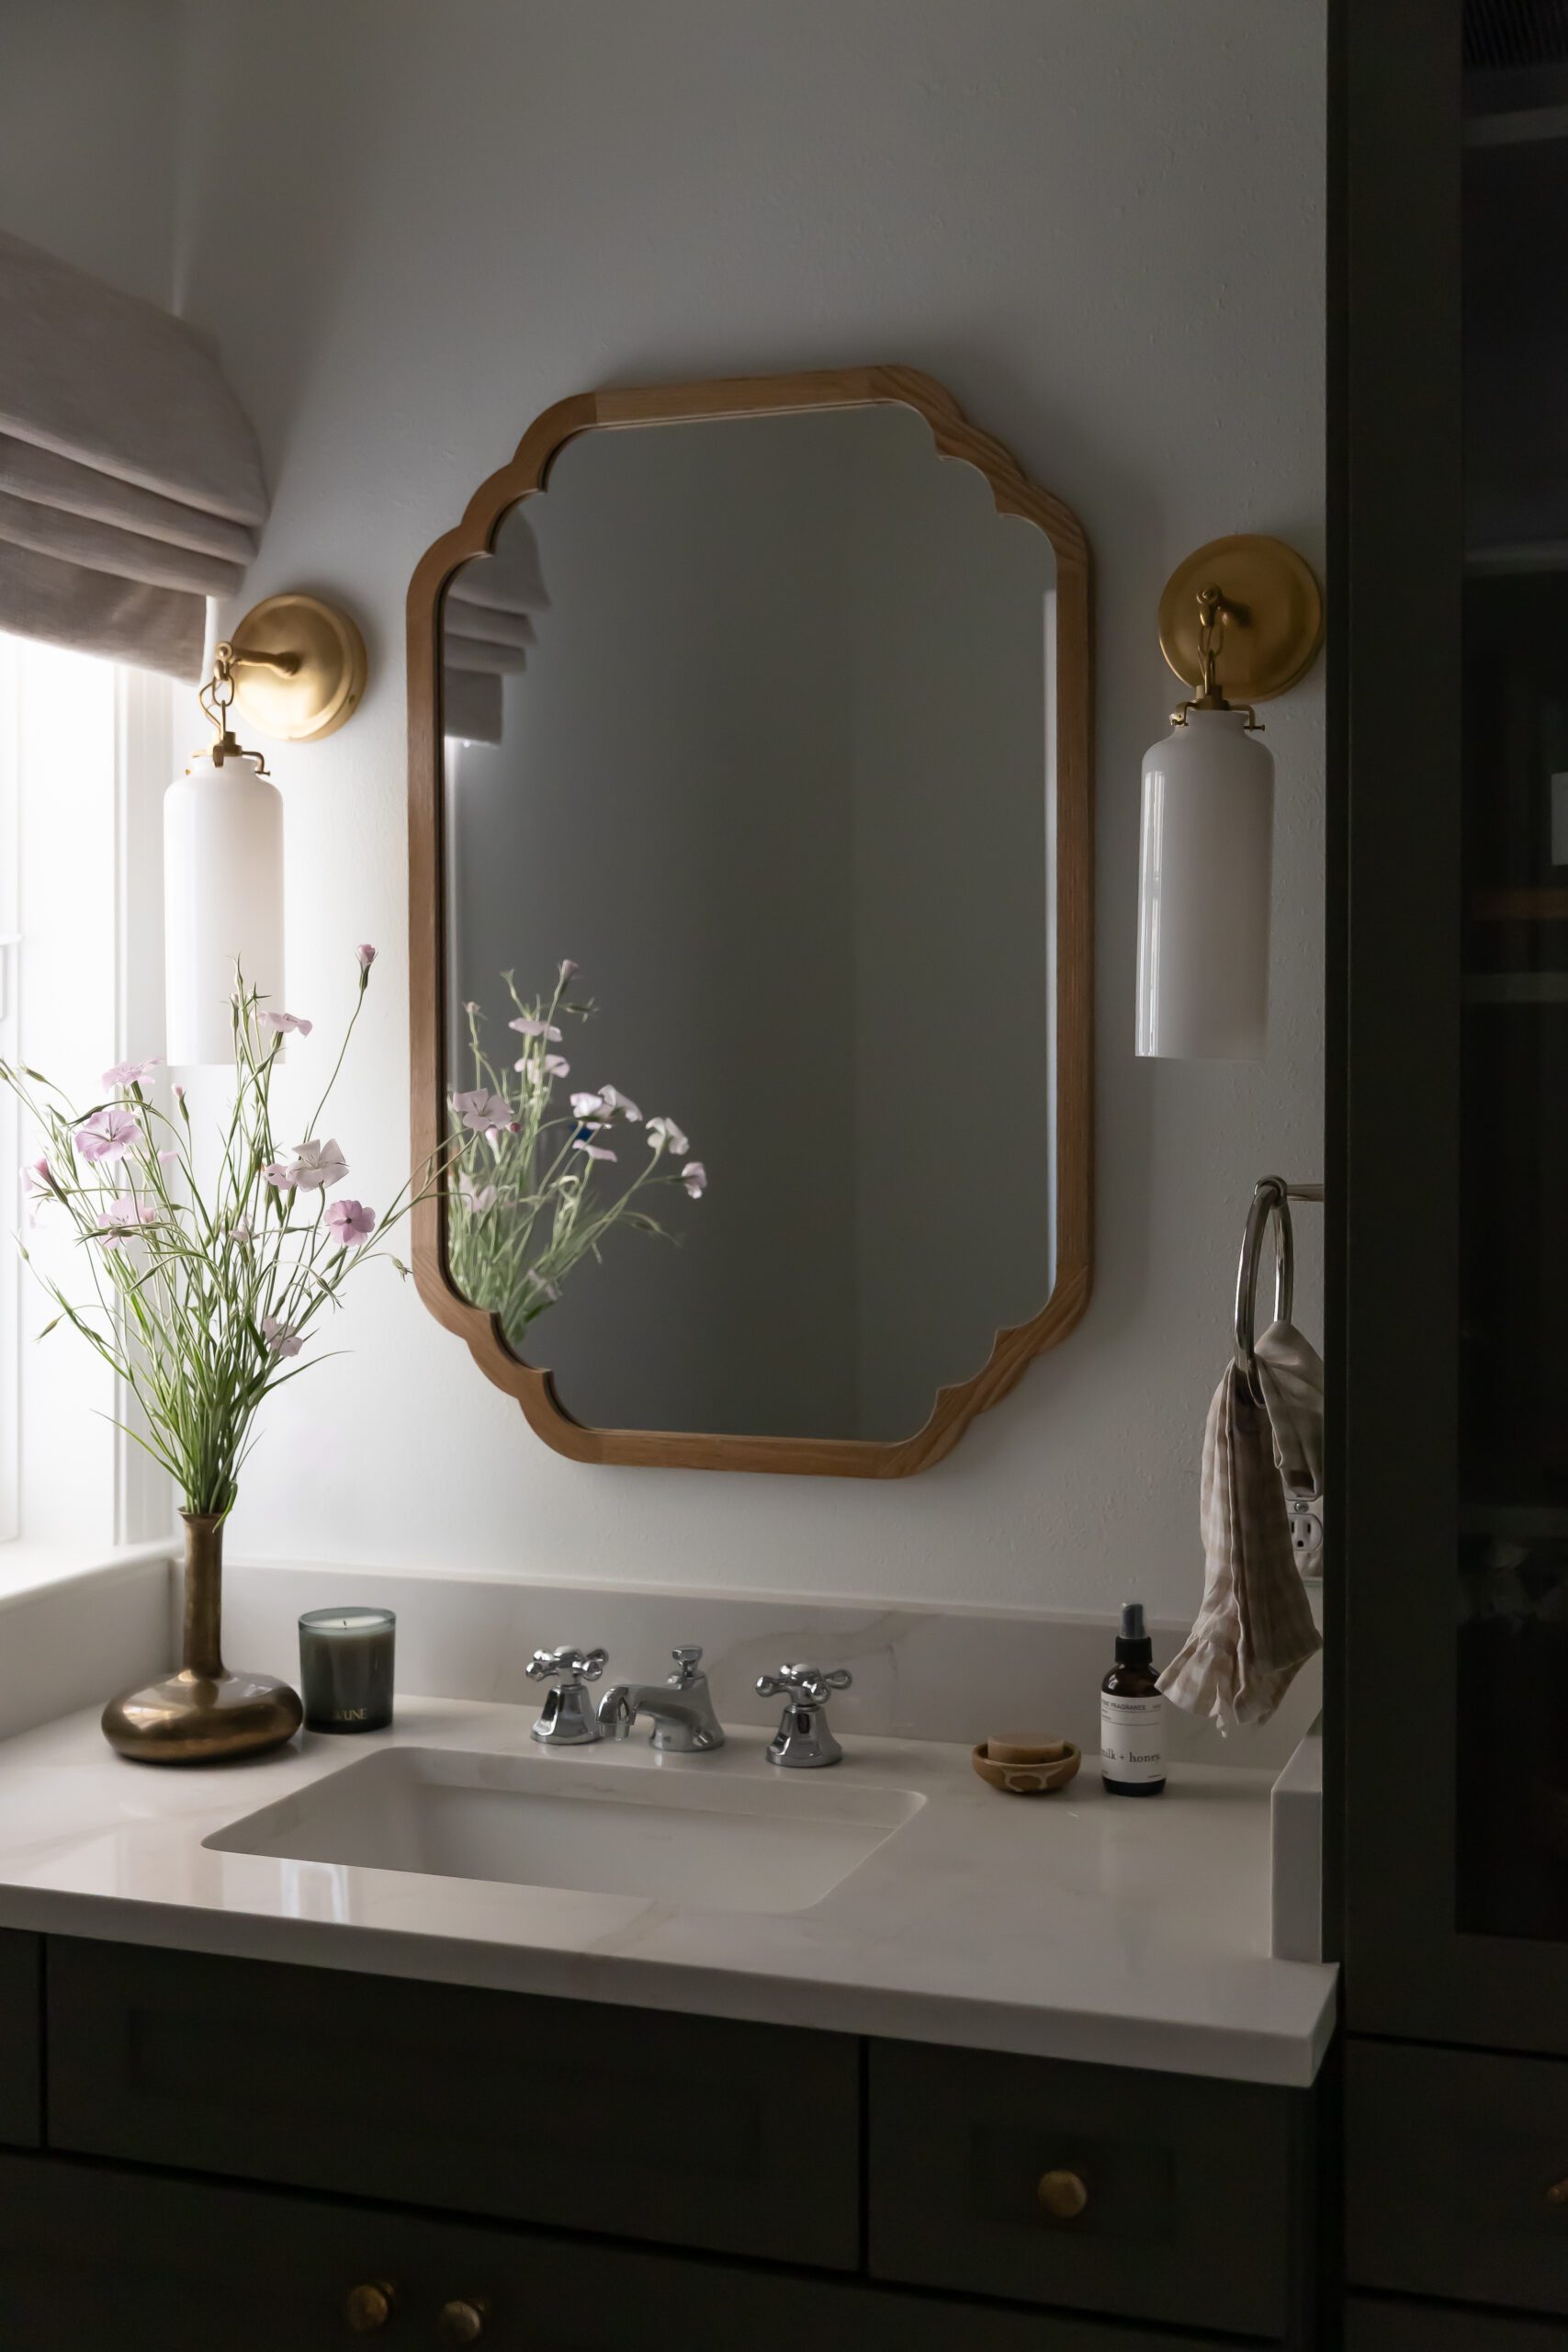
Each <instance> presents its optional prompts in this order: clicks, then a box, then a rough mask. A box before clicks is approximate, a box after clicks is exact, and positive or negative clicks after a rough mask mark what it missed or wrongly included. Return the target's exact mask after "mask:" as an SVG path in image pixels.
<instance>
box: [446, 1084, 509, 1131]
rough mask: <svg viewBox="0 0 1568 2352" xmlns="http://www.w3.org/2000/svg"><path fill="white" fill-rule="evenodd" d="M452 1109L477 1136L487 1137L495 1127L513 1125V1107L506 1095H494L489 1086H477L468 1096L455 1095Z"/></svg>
mask: <svg viewBox="0 0 1568 2352" xmlns="http://www.w3.org/2000/svg"><path fill="white" fill-rule="evenodd" d="M452 1108H453V1110H454V1111H456V1113H457V1116H458V1117H459V1118H460V1119H461V1121H462V1122H463V1125H465V1126H466V1127H468V1128H470V1129H471V1130H472V1132H473V1133H474V1134H475V1135H477V1136H487V1135H489V1134H490V1132H491V1129H492V1128H493V1127H509V1126H510V1125H512V1105H511V1103H509V1102H508V1101H507V1099H506V1097H505V1095H504V1094H492V1093H491V1091H490V1089H489V1087H488V1086H476V1087H473V1088H471V1089H470V1090H469V1091H468V1093H467V1094H454V1095H453V1097H452Z"/></svg>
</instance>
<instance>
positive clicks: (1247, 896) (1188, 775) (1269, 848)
mask: <svg viewBox="0 0 1568 2352" xmlns="http://www.w3.org/2000/svg"><path fill="white" fill-rule="evenodd" d="M1159 641H1160V650H1161V651H1162V652H1163V654H1164V655H1165V658H1166V660H1167V662H1168V663H1169V665H1170V667H1171V669H1172V670H1174V671H1175V673H1176V674H1177V676H1178V677H1179V678H1180V679H1181V680H1182V681H1183V683H1184V684H1187V685H1189V686H1190V687H1192V688H1194V689H1195V690H1196V691H1195V693H1194V694H1193V695H1191V696H1190V698H1189V699H1188V700H1186V701H1184V702H1183V703H1181V704H1180V705H1179V707H1178V708H1177V709H1176V710H1174V711H1173V712H1172V713H1171V731H1170V733H1169V735H1168V736H1167V737H1166V739H1165V740H1164V741H1163V742H1160V743H1156V744H1155V745H1154V747H1153V748H1152V749H1151V750H1150V751H1149V752H1148V753H1147V754H1146V756H1145V761H1144V787H1143V790H1144V799H1143V832H1142V842H1141V851H1140V857H1139V869H1138V1006H1137V1012H1138V1030H1137V1050H1138V1052H1139V1053H1140V1054H1142V1055H1148V1056H1155V1057H1163V1058H1168V1059H1176V1060H1197V1059H1219V1060H1239V1061H1255V1060H1258V1059H1260V1058H1261V1057H1262V1054H1263V1050H1264V1045H1265V1040H1266V1036H1267V1031H1268V1014H1269V895H1270V889H1271V884H1272V870H1273V825H1274V762H1273V758H1272V756H1271V754H1270V753H1269V752H1267V751H1266V750H1265V749H1264V747H1263V745H1262V744H1261V743H1259V742H1258V740H1257V739H1258V736H1259V735H1260V734H1261V733H1262V731H1263V730H1262V726H1261V723H1260V721H1259V719H1258V714H1257V709H1256V705H1257V704H1258V703H1260V702H1269V701H1270V700H1272V698H1273V697H1274V696H1275V695H1282V694H1287V693H1288V692H1289V691H1290V689H1291V688H1292V686H1294V685H1297V684H1300V682H1301V680H1302V679H1303V678H1304V677H1305V676H1306V674H1307V673H1308V671H1309V670H1310V669H1311V668H1312V665H1313V663H1314V661H1315V660H1316V658H1317V653H1318V649H1319V647H1320V646H1321V645H1322V642H1323V594H1322V591H1321V590H1320V588H1319V587H1318V584H1317V582H1316V580H1315V579H1314V576H1313V572H1312V569H1311V567H1310V565H1308V564H1307V562H1306V561H1305V560H1304V559H1303V557H1301V556H1300V555H1298V554H1297V553H1296V550H1295V549H1294V548H1291V547H1287V546H1286V545H1285V544H1284V542H1283V540H1280V539H1269V538H1262V537H1253V536H1246V535H1244V536H1238V537H1232V538H1225V539H1213V540H1211V541H1210V542H1209V544H1208V546H1207V547H1201V548H1197V549H1196V550H1195V551H1194V553H1193V554H1191V555H1190V556H1189V557H1188V558H1187V559H1186V560H1185V562H1183V563H1180V564H1179V565H1178V566H1177V569H1176V570H1175V571H1173V572H1172V574H1171V576H1170V578H1169V579H1168V581H1167V582H1166V585H1165V592H1164V594H1163V595H1162V596H1161V598H1160V604H1159Z"/></svg>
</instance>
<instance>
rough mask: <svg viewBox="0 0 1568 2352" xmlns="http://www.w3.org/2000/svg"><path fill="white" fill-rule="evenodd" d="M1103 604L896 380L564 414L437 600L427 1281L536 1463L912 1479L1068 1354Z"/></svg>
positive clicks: (433, 612) (439, 577) (483, 507)
mask: <svg viewBox="0 0 1568 2352" xmlns="http://www.w3.org/2000/svg"><path fill="white" fill-rule="evenodd" d="M955 461H956V462H955ZM546 489H547V494H545V495H542V496H541V495H538V494H536V493H538V492H544V491H546ZM1088 599H1089V579H1088V558H1087V551H1086V549H1085V546H1084V542H1083V537H1082V534H1081V532H1080V531H1079V529H1078V526H1077V523H1076V522H1075V520H1074V518H1073V516H1072V515H1070V513H1069V512H1068V511H1067V510H1066V508H1065V507H1064V506H1063V505H1062V504H1061V503H1060V502H1059V501H1057V500H1056V499H1055V498H1054V497H1052V496H1051V495H1050V494H1049V493H1048V492H1044V491H1043V490H1041V489H1039V488H1038V487H1036V485H1034V484H1033V483H1032V482H1031V481H1028V480H1027V478H1026V477H1025V476H1024V475H1023V474H1022V473H1021V471H1020V470H1019V469H1018V467H1017V465H1016V463H1015V461H1014V460H1013V459H1012V458H1010V456H1009V454H1008V453H1007V452H1006V451H1005V450H1004V449H1002V448H1001V447H1000V446H999V445H998V443H996V442H994V441H992V440H990V439H989V438H988V437H987V435H984V434H982V433H980V432H978V431H976V429H975V428H974V427H972V426H971V425H969V424H966V423H965V421H964V418H963V416H962V414H961V413H960V412H959V411H958V409H957V408H956V406H955V405H954V403H953V401H952V400H951V399H950V398H949V396H948V395H947V394H946V393H945V392H944V391H942V389H941V388H940V387H939V386H937V385H935V384H933V383H931V380H930V379H927V378H924V377H920V376H917V375H914V374H913V373H912V372H910V371H907V370H903V369H893V368H888V369H875V368H874V369H865V370H858V371H850V372H836V373H832V374H821V375H806V376H796V377H785V378H777V379H742V380H739V381H733V382H728V383H713V384H699V385H693V386H675V387H664V388H658V389H653V390H640V391H621V392H606V393H598V394H589V395H585V396H582V397H581V398H579V399H575V400H571V401H563V402H562V403H560V404H559V405H558V407H557V408H556V409H553V410H551V411H548V412H547V413H546V414H545V415H544V416H543V417H541V418H540V419H539V420H538V422H537V423H536V424H535V425H534V426H533V427H532V428H531V429H530V431H529V433H528V434H527V435H525V438H524V441H523V443H522V445H521V447H520V448H519V450H518V453H517V456H516V458H514V460H513V463H512V465H511V466H509V467H507V468H506V469H503V471H502V472H501V473H500V474H498V475H496V476H494V477H492V478H491V481H489V482H488V483H487V484H486V485H485V486H484V487H483V489H482V490H481V491H480V492H479V494H478V496H477V497H476V498H475V499H474V500H473V501H472V502H471V503H470V505H469V508H468V515H467V516H466V518H465V520H464V523H463V524H462V526H460V527H459V528H458V529H457V530H456V531H454V532H452V533H450V534H448V536H447V537H446V538H445V539H443V540H441V541H439V542H438V543H437V545H436V546H435V547H434V548H432V549H431V551H430V553H429V555H428V556H426V558H425V559H424V560H423V563H422V564H421V566H420V569H419V571H418V572H417V573H416V574H415V577H414V581H413V583H412V588H411V591H410V599H409V631H410V635H409V654H410V661H409V675H410V715H411V776H410V794H411V803H410V806H411V852H412V952H411V978H412V990H413V995H412V1033H413V1096H414V1148H415V1153H416V1157H417V1158H418V1159H420V1160H421V1161H423V1159H424V1158H425V1157H426V1156H427V1155H428V1154H429V1153H430V1152H431V1151H432V1150H434V1149H436V1148H439V1147H441V1146H442V1144H443V1143H445V1142H447V1141H449V1140H450V1139H451V1138H452V1137H453V1136H454V1135H455V1134H457V1132H459V1131H466V1133H467V1141H466V1143H465V1146H464V1159H463V1171H462V1176H461V1180H460V1183H461V1189H460V1191H457V1190H456V1189H455V1190H454V1193H453V1195H452V1196H451V1197H450V1198H449V1199H448V1202H447V1203H446V1212H445V1217H444V1216H443V1214H442V1210H441V1207H440V1204H436V1203H434V1202H433V1203H432V1204H429V1206H428V1208H427V1209H426V1210H425V1211H423V1212H422V1213H421V1214H422V1216H423V1222H422V1224H421V1225H420V1227H419V1229H418V1230H417V1232H416V1246H415V1253H414V1254H415V1267H416V1272H417V1274H418V1277H419V1281H420V1286H421V1289H422V1293H423V1295H424V1297H425V1299H426V1301H427V1303H428V1304H429V1305H430V1306H432V1308H433V1309H434V1312H435V1313H436V1314H437V1315H438V1316H439V1317H440V1318H441V1319H442V1320H443V1321H444V1322H445V1323H446V1324H447V1325H448V1326H449V1328H451V1329H454V1330H455V1331H457V1332H458V1333H459V1334H461V1336H463V1337H464V1338H465V1339H467V1340H468V1344H469V1346H470V1348H471V1350H472V1351H473V1352H474V1354H475V1356H476V1358H477V1359H478V1361H479V1363H480V1365H481V1366H482V1367H483V1369H484V1370H485V1371H486V1373H487V1374H489V1375H490V1376H491V1378H492V1379H493V1380H495V1381H497V1382H498V1383H499V1385H502V1387H504V1388H506V1389H508V1390H509V1391H510V1392H511V1393H512V1394H513V1395H514V1396H516V1397H518V1399H519V1401H520V1402H521V1404H522V1405H523V1407H524V1409H525V1412H526V1414H527V1416H528V1419H529V1420H530V1421H531V1422H532V1424H533V1425H534V1427H535V1428H536V1430H539V1432H540V1433H541V1434H542V1435H544V1436H545V1437H546V1438H547V1440H548V1441H549V1442H551V1443H552V1444H553V1445H555V1446H557V1447H558V1449H559V1450H560V1451H562V1452H564V1453H569V1454H570V1455H572V1456H574V1457H575V1458H577V1459H579V1460H585V1461H597V1462H632V1463H640V1464H671V1465H677V1466H688V1467H690V1466H696V1467H711V1468H734V1469H746V1468H756V1469H773V1470H779V1471H801V1472H816V1473H825V1474H838V1475H846V1476H901V1475H904V1474H906V1473H908V1472H909V1471H912V1470H916V1469H919V1468H921V1467H923V1466H924V1465H925V1464H928V1463H930V1462H932V1461H935V1460H937V1459H939V1458H940V1457H941V1455H942V1454H943V1453H946V1452H947V1450H948V1449H949V1448H950V1447H951V1446H952V1445H953V1443H954V1442H955V1441H956V1439H957V1438H958V1437H959V1435H960V1434H961V1433H962V1431H963V1430H964V1428H965V1426H966V1425H967V1423H968V1422H969V1420H970V1419H973V1417H974V1416H975V1414H976V1413H977V1412H979V1411H981V1410H982V1409H984V1408H986V1407H987V1406H988V1405H990V1404H993V1403H995V1402H996V1401H997V1399H998V1397H1001V1396H1003V1395H1004V1394H1005V1393H1006V1392H1007V1390H1008V1389H1009V1388H1010V1386H1011V1385H1012V1384H1013V1382H1014V1381H1015V1380H1016V1379H1017V1378H1018V1376H1019V1374H1020V1373H1021V1370H1022V1368H1023V1366H1024V1364H1025V1363H1027V1362H1028V1360H1029V1358H1030V1357H1031V1356H1032V1355H1033V1354H1034V1353H1036V1352H1037V1351H1039V1350H1040V1349H1041V1348H1043V1347H1047V1346H1050V1345H1053V1344H1055V1342H1056V1341H1057V1340H1060V1339H1062V1338H1064V1337H1065V1336H1066V1333H1067V1332H1068V1331H1069V1330H1070V1329H1072V1327H1073V1326H1074V1324H1075V1323H1076V1322H1077V1319H1078V1317H1079V1316H1080V1315H1081V1313H1082V1311H1083V1307H1084V1306H1085V1304H1086V1302H1087V1298H1088V1294H1089V1083H1090V1077H1089V1071H1090V1038H1089V911H1090V893H1089V601H1088ZM519 622H521V623H522V624H524V626H523V627H521V628H519V627H517V626H515V624H517V623H519ZM474 677H483V678H485V679H487V680H490V681H492V682H494V683H495V684H498V685H499V697H498V699H499V706H500V708H499V714H498V716H499V724H498V725H497V726H496V727H495V728H494V729H493V730H492V731H487V732H484V733H479V731H477V730H473V731H470V729H469V727H468V725H467V724H465V723H464V722H465V716H466V715H467V714H465V713H463V712H461V711H460V710H459V707H458V705H459V702H460V698H461V696H462V694H463V691H464V686H463V682H464V681H465V680H467V679H470V678H474ZM481 715H482V714H481ZM444 737H445V738H446V742H445V745H444V743H443V738H444ZM562 959H570V960H571V961H572V963H573V964H574V965H575V966H577V967H581V968H580V969H574V970H572V971H570V973H569V974H568V975H567V976H566V977H564V978H561V979H560V980H559V981H558V967H559V966H560V964H561V961H562ZM503 976H510V987H509V985H508V979H507V978H504V977H503ZM513 992H514V993H513ZM519 1023H522V1024H523V1025H522V1028H521V1030H520V1029H519ZM557 1030H558V1031H559V1033H560V1034H559V1035H558V1036H556V1035H551V1034H548V1033H550V1032H554V1031H557ZM563 1065H566V1066H569V1067H563ZM617 1091H618V1098H619V1099H617ZM459 1097H460V1098H461V1105H460V1107H457V1108H455V1107H454V1103H455V1098H459ZM574 1097H576V1098H577V1100H576V1103H575V1105H574V1103H573V1098H574ZM627 1097H629V1098H631V1105H630V1108H629V1109H628V1107H627V1103H626V1099H625V1098H627ZM610 1154H613V1155H614V1158H613V1159H610V1158H609V1157H608V1155H610ZM649 1180H651V1181H649ZM634 1184H635V1185H636V1186H637V1190H636V1191H635V1192H634V1193H633V1195H632V1198H631V1199H630V1201H629V1202H627V1203H626V1204H625V1206H624V1208H623V1209H622V1210H621V1212H620V1213H619V1214H617V1215H616V1216H615V1220H614V1222H613V1223H603V1222H596V1221H597V1220H603V1219H604V1218H605V1217H607V1216H608V1215H609V1213H610V1212H611V1211H612V1210H615V1209H616V1206H617V1204H619V1203H621V1202H622V1201H623V1199H624V1195H625V1194H626V1191H627V1188H628V1186H632V1185H634ZM645 1212H646V1213H647V1216H649V1218H650V1219H651V1220H652V1222H653V1223H654V1224H655V1225H656V1226H657V1227H659V1228H660V1230H658V1231H649V1230H647V1229H645V1228H644V1227H642V1226H641V1225H640V1224H639V1222H638V1220H639V1218H640V1217H641V1216H643V1214H644V1213H645ZM481 1220H482V1221H484V1223H483V1232H482V1238H483V1243H484V1247H483V1249H482V1250H479V1249H477V1248H476V1246H475V1244H476V1240H477V1238H479V1233H480V1221H481ZM586 1239H592V1241H593V1242H594V1243H595V1245H596V1246H594V1247H592V1248H589V1247H584V1246H582V1245H583V1242H584V1241H585V1240H586ZM481 1261H482V1265H483V1267H484V1269H485V1271H484V1272H482V1273H480V1274H478V1275H476V1272H475V1271H474V1270H475V1268H476V1266H479V1265H480V1264H481ZM525 1359H526V1360H525Z"/></svg>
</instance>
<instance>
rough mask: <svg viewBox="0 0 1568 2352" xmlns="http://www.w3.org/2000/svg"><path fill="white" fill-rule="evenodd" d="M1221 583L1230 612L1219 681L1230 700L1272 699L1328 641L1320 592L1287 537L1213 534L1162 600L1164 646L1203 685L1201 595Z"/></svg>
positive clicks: (1178, 669)
mask: <svg viewBox="0 0 1568 2352" xmlns="http://www.w3.org/2000/svg"><path fill="white" fill-rule="evenodd" d="M1211 582H1212V583H1213V586H1215V587H1216V588H1218V590H1219V592H1220V595H1221V598H1222V600H1223V605H1224V615H1225V621H1224V634H1223V636H1222V638H1221V640H1220V650H1219V654H1218V657H1217V659H1216V662H1215V664H1214V676H1215V684H1217V686H1218V687H1219V689H1220V692H1221V693H1222V694H1224V695H1227V696H1228V697H1229V699H1230V700H1231V701H1233V702H1238V703H1249V702H1269V701H1271V700H1272V699H1273V697H1274V696H1275V695H1282V694H1285V693H1288V692H1289V690H1290V688H1291V687H1292V686H1293V685H1296V684H1299V682H1300V681H1301V680H1302V679H1303V678H1304V677H1305V676H1306V673H1307V672H1308V671H1309V670H1310V669H1311V668H1312V665H1313V663H1314V661H1315V660H1316V658H1317V650H1318V648H1319V646H1320V645H1321V644H1322V643H1323V591H1322V590H1321V589H1320V588H1319V586H1318V584H1317V582H1316V580H1315V579H1314V576H1313V571H1312V567H1311V565H1310V564H1309V563H1307V561H1306V560H1305V559H1304V558H1303V557H1302V556H1299V555H1298V554H1297V553H1296V551H1295V549H1294V548H1292V547H1287V546H1286V544H1285V542H1284V540H1283V539H1269V538H1261V537H1257V536H1256V535H1253V534H1249V533H1240V534H1237V535H1236V536H1235V537H1232V538H1228V539H1211V540H1210V541H1209V544H1208V546H1207V547H1202V548H1196V549H1194V551H1193V553H1192V554H1191V555H1190V556H1189V557H1187V559H1186V560H1185V561H1184V562H1182V563H1179V564H1178V565H1177V567H1176V570H1175V571H1173V572H1172V573H1171V575H1170V578H1169V579H1168V581H1167V582H1166V583H1165V593H1164V594H1163V595H1162V596H1161V597H1160V600H1159V645H1160V651H1161V652H1162V653H1163V654H1164V655H1165V658H1166V660H1167V661H1168V662H1169V664H1170V666H1171V668H1172V669H1173V670H1174V671H1175V673H1176V674H1177V676H1178V677H1179V678H1180V679H1181V680H1182V681H1183V683H1184V684H1187V685H1189V686H1197V685H1200V684H1201V682H1202V674H1203V664H1202V660H1201V654H1200V651H1199V644H1198V628H1199V620H1200V614H1199V605H1198V592H1199V590H1200V589H1201V588H1206V587H1208V586H1209V585H1210V584H1211Z"/></svg>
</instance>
